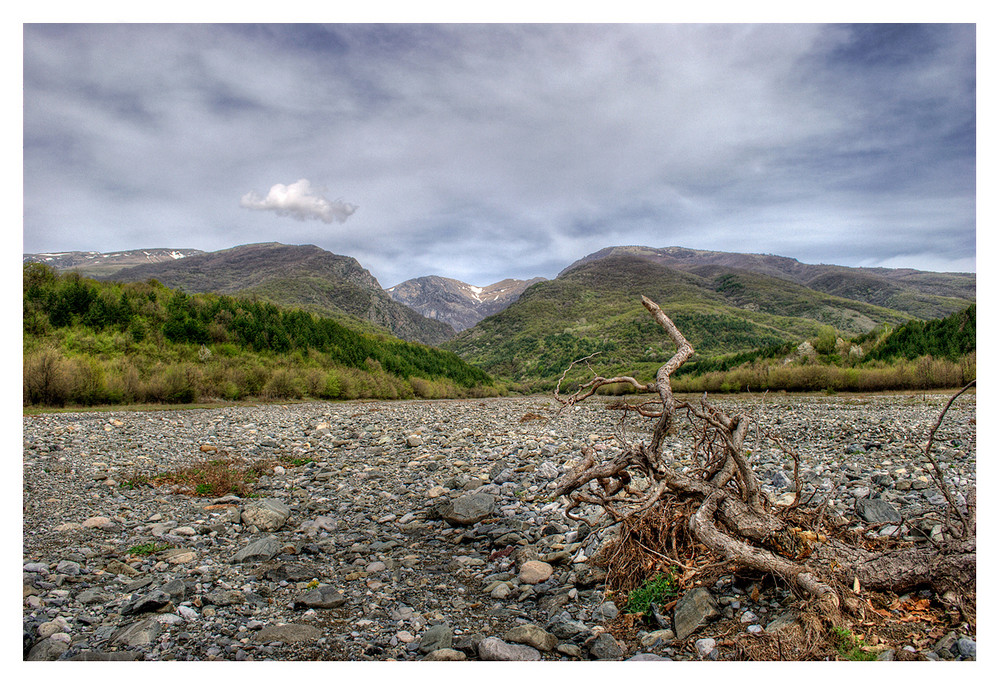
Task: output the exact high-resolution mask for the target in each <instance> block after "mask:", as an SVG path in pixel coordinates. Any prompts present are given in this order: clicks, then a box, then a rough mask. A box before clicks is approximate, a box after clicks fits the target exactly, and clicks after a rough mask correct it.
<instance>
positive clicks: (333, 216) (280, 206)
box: [240, 178, 358, 224]
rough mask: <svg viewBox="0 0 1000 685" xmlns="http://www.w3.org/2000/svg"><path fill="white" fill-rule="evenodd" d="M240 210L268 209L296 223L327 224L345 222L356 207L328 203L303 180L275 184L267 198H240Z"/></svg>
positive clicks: (306, 180) (334, 201)
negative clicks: (308, 221)
mask: <svg viewBox="0 0 1000 685" xmlns="http://www.w3.org/2000/svg"><path fill="white" fill-rule="evenodd" d="M240 207H245V208H247V209H261V210H270V211H272V212H276V213H277V214H279V215H280V216H291V217H294V218H296V219H298V220H299V221H305V220H306V219H319V220H320V221H324V222H326V223H328V224H329V223H332V222H334V221H336V222H337V223H339V224H342V223H344V222H345V221H347V218H348V217H349V216H351V214H354V212H355V210H356V209H357V208H358V206H357V205H352V204H350V203H347V202H343V201H341V200H333V201H330V200H327V199H326V198H325V197H323V196H322V195H321V194H319V193H315V192H313V189H312V185H311V184H310V183H309V181H308V179H305V178H303V179H300V180H298V181H296V182H295V183H292V184H290V185H287V186H286V185H284V184H283V183H276V184H274V185H273V186H271V189H270V190H269V191H267V197H261V196H260V195H258V194H257V193H256V192H255V191H252V190H251V191H250V192H249V193H247V194H246V195H244V196H243V197H242V198H241V199H240Z"/></svg>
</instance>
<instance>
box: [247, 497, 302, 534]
mask: <svg viewBox="0 0 1000 685" xmlns="http://www.w3.org/2000/svg"><path fill="white" fill-rule="evenodd" d="M291 514H292V510H291V509H289V508H288V505H286V504H285V503H284V502H281V501H280V500H276V499H261V500H254V501H252V502H251V503H249V504H247V505H245V506H244V507H243V514H242V516H241V518H242V520H243V522H244V523H246V524H247V525H250V526H257V528H259V529H260V530H266V531H272V530H278V529H279V528H281V526H283V525H284V524H285V521H287V520H288V517H289V516H291Z"/></svg>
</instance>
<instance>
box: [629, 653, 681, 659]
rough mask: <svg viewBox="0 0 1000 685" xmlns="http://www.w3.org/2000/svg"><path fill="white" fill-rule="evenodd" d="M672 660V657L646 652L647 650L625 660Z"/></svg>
mask: <svg viewBox="0 0 1000 685" xmlns="http://www.w3.org/2000/svg"><path fill="white" fill-rule="evenodd" d="M670 660H671V659H670V657H666V656H658V655H656V654H646V653H645V652H640V653H639V654H636V655H635V656H633V657H631V658H630V659H626V660H625V661H670Z"/></svg>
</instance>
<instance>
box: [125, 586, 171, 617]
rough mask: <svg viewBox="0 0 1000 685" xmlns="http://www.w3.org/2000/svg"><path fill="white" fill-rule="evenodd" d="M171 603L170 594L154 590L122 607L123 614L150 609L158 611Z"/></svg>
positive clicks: (146, 611) (127, 614)
mask: <svg viewBox="0 0 1000 685" xmlns="http://www.w3.org/2000/svg"><path fill="white" fill-rule="evenodd" d="M168 604H170V595H168V594H167V593H166V592H163V591H162V590H153V591H152V592H150V593H148V594H145V595H142V596H140V597H137V598H135V599H133V600H132V601H130V602H129V603H128V604H126V605H125V606H123V607H122V615H123V616H129V615H131V614H145V613H149V612H150V611H157V610H158V609H162V608H163V607H165V606H167V605H168Z"/></svg>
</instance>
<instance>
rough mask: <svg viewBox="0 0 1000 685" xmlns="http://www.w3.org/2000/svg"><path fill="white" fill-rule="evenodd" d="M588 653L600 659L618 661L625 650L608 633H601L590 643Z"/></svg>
mask: <svg viewBox="0 0 1000 685" xmlns="http://www.w3.org/2000/svg"><path fill="white" fill-rule="evenodd" d="M590 655H591V656H592V657H594V658H595V659H598V660H600V661H620V660H621V658H622V657H623V656H624V655H625V652H624V651H623V650H622V646H621V645H620V644H618V640H616V639H615V638H614V636H612V635H610V634H609V633H601V634H600V635H598V636H597V639H596V640H594V641H593V642H592V643H591V645H590Z"/></svg>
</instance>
